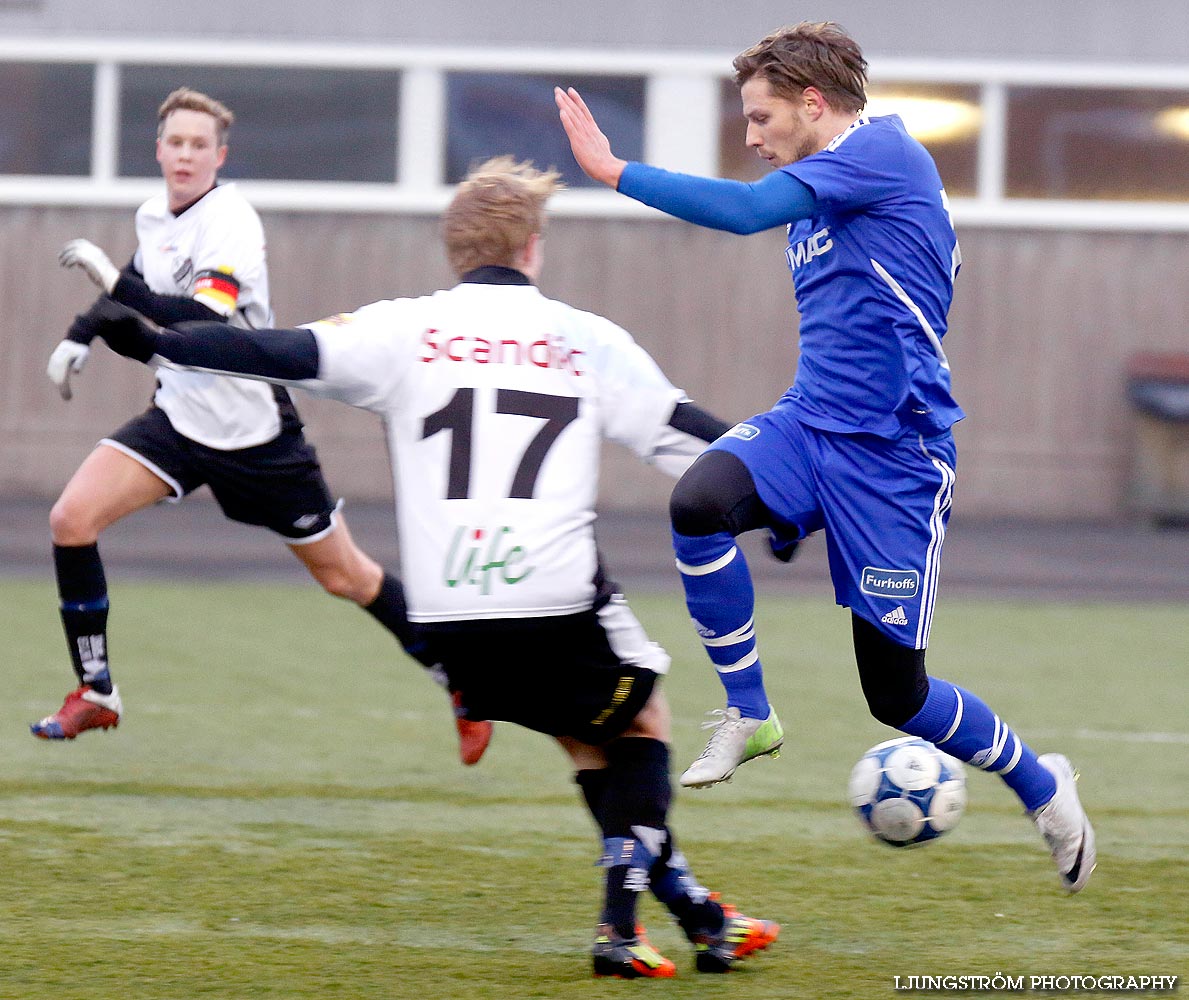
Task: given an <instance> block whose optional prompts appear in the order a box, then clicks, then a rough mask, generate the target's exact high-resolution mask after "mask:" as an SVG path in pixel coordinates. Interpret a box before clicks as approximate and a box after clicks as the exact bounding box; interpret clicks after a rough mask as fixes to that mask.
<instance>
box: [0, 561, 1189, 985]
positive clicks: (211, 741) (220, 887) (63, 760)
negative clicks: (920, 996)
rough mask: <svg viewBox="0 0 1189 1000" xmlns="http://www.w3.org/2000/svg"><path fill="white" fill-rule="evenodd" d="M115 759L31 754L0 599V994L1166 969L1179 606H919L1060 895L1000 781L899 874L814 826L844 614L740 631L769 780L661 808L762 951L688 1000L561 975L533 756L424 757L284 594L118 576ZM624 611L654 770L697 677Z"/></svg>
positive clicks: (585, 913) (583, 924)
mask: <svg viewBox="0 0 1189 1000" xmlns="http://www.w3.org/2000/svg"><path fill="white" fill-rule="evenodd" d="M112 597H113V618H112V629H111V646H112V653H113V657H114V663H115V673H116V676H117V679H118V681H119V682H120V686H121V691H122V693H123V696H124V701H125V707H126V715H125V720H124V723H123V725H122V726H121V727H120V729H119V730H118V731H112V732H108V733H89V734H87V735H85V736H84V737H82V738H81V739H79V740H77V741H76V742H74V743H65V744H49V743H44V742H42V741H39V740H34V739H33V738H31V737H30V736H29V735H28V730H27V726H28V723H29V722H31V721H33V720H35V719H37V718H39V717H40V716H41V715H43V714H45V713H46V712H47V711H49V710H51V709H53V708H56V707H57V705H58V704H59V702H60V700H61V697H62V695H63V694H64V693H65V692H66V691H67V690H68V688H69V687H70V686H71V681H72V675H71V674H70V671H69V667H68V664H67V661H66V657H65V652H64V649H63V643H62V638H61V634H60V631H59V627H58V623H57V613H56V601H55V594H54V592H53V585H52V582H50V580H49V578H48V573H47V579H46V581H45V582H44V583H29V582H21V583H18V582H5V583H0V635H2V636H3V642H4V648H5V657H4V658H5V662H6V664H7V670H6V674H7V678H6V680H7V690H8V691H9V697H8V698H6V699H5V701H4V703H3V705H2V706H0V747H3V759H4V762H5V769H4V776H3V779H2V780H0V871H2V872H3V876H2V878H0V939H2V940H3V950H2V952H0V998H4V1000H7V998H14V1000H15V998H20V1000H27V998H32V997H35V996H56V997H64V998H65V997H70V998H82V1000H108V998H121V1000H123V998H128V997H135V998H137V1000H166V998H169V1000H173V998H177V1000H184V998H185V1000H188V998H193V997H219V998H227V1000H237V998H247V997H277V998H305V997H311V998H312V997H318V998H340V997H341V998H357V1000H371V998H381V997H383V998H418V1000H437V998H452V1000H453V998H459V1000H486V998H501V1000H503V998H520V997H524V998H529V997H545V998H554V997H559V998H563V997H564V998H569V997H589V998H595V1000H599V998H603V997H619V996H624V995H626V994H628V993H630V994H631V995H632V996H638V995H643V993H645V992H647V993H648V994H649V996H663V997H673V998H686V997H723V998H734V997H748V998H752V997H765V998H799V997H813V998H825V997H862V998H869V997H884V996H892V995H893V994H894V993H895V980H894V977H896V976H900V977H902V979H904V978H906V977H908V976H912V975H916V976H921V975H947V974H948V975H964V974H965V975H975V974H985V975H994V974H995V973H1002V974H1004V975H1010V976H1013V977H1014V976H1025V977H1027V976H1030V975H1094V976H1101V975H1110V974H1123V975H1141V974H1143V975H1153V974H1160V975H1170V974H1172V975H1180V976H1184V975H1185V974H1186V973H1189V945H1187V939H1189V935H1187V933H1186V918H1187V917H1189V877H1187V876H1189V872H1187V866H1186V860H1187V858H1189V698H1187V694H1186V692H1187V689H1189V685H1187V684H1186V678H1185V669H1186V666H1187V665H1189V657H1187V655H1186V654H1187V651H1189V608H1187V607H1185V606H1183V605H1165V606H1131V605H1111V604H1088V605H1077V606H1071V605H1059V604H1054V605H1045V604H1035V603H1030V604H1025V603H1005V602H998V601H979V602H958V601H948V602H943V604H942V606H941V608H940V609H939V611H938V614H937V618H936V621H935V624H934V632H933V643H932V648H931V651H930V665H931V669H932V670H933V671H934V672H935V673H937V674H939V675H941V676H945V677H948V678H949V679H951V680H953V681H955V682H959V683H963V684H965V685H966V686H968V687H971V688H972V689H974V690H976V691H978V692H979V693H980V694H981V695H983V697H985V698H986V699H987V700H988V701H989V702H990V703H991V704H992V705H993V706H994V707H995V708H996V709H997V711H998V712H999V713H1000V714H1001V715H1003V716H1004V717H1005V718H1006V719H1007V720H1008V721H1009V722H1011V723H1012V724H1013V725H1014V726H1015V727H1016V728H1017V729H1018V730H1019V731H1020V733H1021V734H1022V735H1023V736H1024V737H1025V738H1026V739H1028V740H1029V741H1030V742H1031V743H1032V744H1033V745H1034V746H1035V747H1037V748H1038V749H1039V750H1042V751H1043V750H1048V749H1060V750H1062V751H1064V752H1065V753H1067V754H1068V755H1069V756H1070V757H1071V759H1073V761H1074V763H1075V764H1076V765H1078V766H1079V767H1080V768H1081V770H1082V774H1083V778H1082V782H1081V789H1082V797H1083V801H1084V802H1085V804H1086V806H1087V808H1088V809H1089V810H1090V812H1091V815H1092V818H1093V819H1094V821H1095V824H1096V827H1097V830H1098V838H1099V869H1098V872H1097V873H1096V875H1095V877H1094V879H1093V880H1092V881H1091V883H1090V885H1089V887H1088V889H1087V890H1086V891H1085V892H1083V893H1082V894H1080V895H1079V896H1075V897H1067V896H1065V895H1064V893H1062V892H1061V891H1060V889H1059V887H1058V883H1057V877H1056V874H1055V872H1054V871H1053V869H1052V866H1051V862H1050V861H1049V858H1048V855H1047V852H1046V851H1045V849H1044V847H1043V845H1042V843H1041V841H1040V839H1039V837H1038V835H1037V834H1036V832H1035V830H1034V828H1033V827H1032V825H1031V824H1030V823H1028V822H1027V821H1026V820H1025V819H1023V818H1022V816H1021V815H1020V810H1019V808H1018V805H1017V803H1016V801H1015V799H1014V797H1013V796H1012V795H1011V794H1010V793H1009V792H1008V791H1007V790H1006V789H1005V788H1004V787H1003V786H1002V785H1001V783H1000V782H999V781H998V779H996V778H994V777H991V776H988V775H984V774H981V773H978V772H974V771H972V770H969V769H968V780H969V792H970V804H969V807H968V810H967V813H966V816H965V817H964V819H963V820H962V823H961V824H960V825H959V826H958V828H957V829H956V830H955V831H954V832H953V833H952V834H950V835H949V836H947V837H946V838H944V839H943V840H941V841H939V842H937V843H934V844H932V845H929V846H927V847H925V848H923V849H920V850H915V851H896V850H893V849H890V848H887V847H884V846H882V845H879V844H876V843H875V842H873V841H871V840H869V839H868V838H867V837H865V835H864V834H863V833H862V832H861V830H860V828H859V826H858V823H857V822H856V820H855V819H854V817H853V816H852V815H851V813H850V810H849V807H848V804H847V802H846V779H847V775H848V773H849V770H850V767H851V765H852V764H853V762H854V761H855V760H856V759H857V758H858V756H859V755H860V754H861V753H862V752H863V751H864V750H866V749H867V747H868V746H870V745H871V744H873V743H876V742H878V741H880V740H882V739H886V738H889V736H890V735H892V734H891V733H890V731H888V730H886V729H884V728H883V727H881V726H880V725H879V724H878V723H876V722H874V721H872V720H871V719H870V718H869V717H868V716H867V714H866V711H865V709H864V707H863V704H862V699H861V695H860V694H859V691H858V683H857V680H856V678H855V676H854V668H853V664H852V660H851V656H850V650H849V627H848V621H847V616H846V612H844V611H842V610H841V609H838V608H836V607H834V606H833V605H832V604H831V603H829V602H828V600H827V599H826V598H824V597H823V598H822V599H821V600H816V599H813V600H807V599H804V598H798V599H783V598H782V599H770V600H768V601H766V602H765V603H763V604H761V606H760V609H759V622H760V629H761V632H760V635H761V649H762V652H763V653H764V656H765V664H766V671H767V678H768V683H769V688H770V692H771V694H772V696H773V700H774V702H775V703H776V704H777V705H778V707H779V708H780V711H781V716H782V719H783V721H784V723H785V728H786V731H787V732H788V734H789V740H788V743H787V744H786V750H785V753H784V755H783V756H782V757H781V758H780V759H779V760H777V761H767V760H765V761H759V762H756V763H753V764H749V765H747V766H746V767H744V768H743V769H742V770H740V772H739V774H738V775H737V776H736V778H735V780H734V781H733V782H732V783H731V784H729V785H726V786H720V787H718V788H714V789H710V790H706V791H701V792H697V793H681V794H679V795H678V797H677V800H676V806H675V809H674V814H673V825H674V828H675V829H676V831H677V832H678V835H679V837H680V838H681V840H682V843H683V846H684V848H685V850H686V853H687V855H688V856H689V858H690V861H691V863H692V865H693V868H694V870H695V872H696V873H697V874H698V875H699V876H700V877H701V879H702V880H703V881H704V882H706V883H707V884H709V885H710V886H711V887H712V888H719V889H721V890H722V891H723V892H724V895H725V897H726V898H727V899H728V900H730V901H732V902H735V903H736V904H737V905H739V906H740V908H741V909H743V910H744V911H745V912H748V913H753V914H755V915H758V916H764V917H768V918H771V919H775V920H779V921H780V922H781V923H782V924H783V927H784V930H783V934H782V937H781V939H780V941H779V942H777V944H776V945H775V946H774V947H773V948H772V949H771V950H769V951H768V952H766V953H764V954H762V955H759V956H757V957H756V958H755V959H754V960H751V961H749V962H748V963H746V964H745V966H744V967H743V968H742V969H741V970H740V971H739V972H736V973H732V974H731V975H729V976H725V977H706V976H698V975H696V974H695V973H694V971H693V962H692V956H691V955H690V954H689V952H688V949H687V947H686V945H685V944H684V942H683V940H682V939H680V937H679V935H678V933H677V932H676V930H675V929H674V928H673V927H672V926H671V925H669V924H668V922H667V920H666V919H665V918H664V916H663V914H662V912H661V911H660V909H659V907H658V906H657V905H656V904H655V902H654V901H652V900H651V899H646V900H644V901H643V902H642V907H641V914H642V918H643V920H644V921H645V922H646V923H647V924H648V926H649V928H650V936H651V937H652V940H653V942H654V943H655V944H656V945H657V946H658V947H659V948H660V949H661V950H662V951H664V952H665V953H667V954H668V955H669V956H670V957H671V958H673V959H674V960H675V961H676V962H677V964H678V973H679V975H678V978H677V979H674V980H668V981H655V982H641V983H623V982H617V981H610V980H593V979H592V978H590V975H589V959H588V953H587V949H588V948H589V944H590V940H591V933H592V930H593V925H594V923H595V920H596V916H597V908H598V904H599V874H600V873H599V872H598V871H597V870H596V869H595V868H594V867H593V862H594V860H595V858H596V855H597V852H598V845H597V843H596V839H595V834H594V829H593V825H592V824H591V822H590V820H589V819H588V818H587V816H586V814H585V813H584V812H583V811H582V809H581V808H580V806H579V800H578V796H577V793H576V790H575V788H574V787H573V785H572V783H571V780H570V776H569V774H568V771H567V767H566V762H565V760H564V758H563V757H562V754H561V753H560V751H558V750H557V749H555V748H554V747H553V746H552V745H551V744H550V743H549V742H548V741H547V740H546V739H545V738H544V737H540V736H537V735H535V734H532V733H527V732H523V731H520V730H516V729H513V728H512V727H509V726H499V727H497V732H496V738H495V741H494V743H493V744H492V748H491V750H490V751H489V753H488V756H487V758H486V759H485V760H484V761H483V762H482V764H481V765H480V766H479V767H477V768H473V769H469V770H468V769H463V768H462V767H461V766H459V765H458V764H457V763H456V758H455V744H454V734H453V726H452V725H451V723H450V718H449V713H448V710H447V706H446V702H445V699H444V697H443V696H442V694H441V693H440V691H439V690H438V689H437V688H435V687H434V686H433V685H432V684H431V683H429V681H428V680H427V679H426V678H425V677H424V676H423V675H422V674H421V672H420V671H419V670H418V669H417V668H416V667H415V666H414V665H413V664H412V662H411V661H408V660H406V659H404V658H403V657H402V656H400V655H399V654H398V653H397V652H396V651H395V649H394V647H393V646H392V645H391V644H390V643H389V642H388V640H387V637H386V634H385V633H383V632H382V630H381V629H380V628H379V627H378V626H377V625H375V624H374V623H373V622H371V621H370V620H369V619H367V618H366V617H365V616H364V615H362V614H361V613H360V612H359V611H358V610H356V609H355V608H353V607H350V606H347V605H343V604H340V603H336V602H334V601H332V600H331V599H329V598H327V597H324V596H323V595H322V594H321V593H320V592H318V591H317V590H316V589H314V588H313V587H312V586H311V587H302V588H293V587H283V586H246V585H245V586H239V585H237V586H227V585H204V586H185V585H181V584H177V585H174V584H136V585H132V584H127V583H117V584H116V585H115V586H114V588H113V594H112ZM631 600H632V605H633V607H634V608H635V610H636V613H637V615H638V616H639V617H640V618H641V620H642V621H643V622H644V623H645V625H646V626H647V628H648V630H649V632H650V633H651V634H652V636H653V637H654V638H655V639H657V640H658V641H660V642H662V643H663V644H664V645H666V646H667V647H668V649H669V650H670V652H671V653H672V654H673V658H674V666H673V673H672V674H671V676H670V678H669V679H668V681H667V682H666V685H667V690H668V692H669V696H670V700H671V702H672V704H673V709H674V724H675V734H674V770H675V772H676V771H679V770H680V769H681V768H682V767H684V765H685V764H686V763H688V761H689V760H690V759H692V757H693V756H695V755H696V754H697V753H698V752H699V751H700V749H701V747H702V745H703V736H704V734H703V733H702V732H701V731H700V730H699V728H698V724H699V722H700V721H701V718H702V714H701V713H702V712H703V711H704V710H706V709H708V708H713V707H715V706H717V705H719V704H720V702H721V695H720V692H719V688H718V683H717V681H716V680H715V678H714V676H713V674H712V672H711V670H710V669H709V667H708V665H707V663H706V662H705V660H704V658H703V655H702V653H701V651H700V649H699V648H698V647H697V646H696V644H695V641H694V637H693V635H692V632H691V631H690V630H689V629H688V625H687V622H686V619H685V616H684V612H683V609H682V607H681V605H680V602H679V600H678V599H677V597H676V595H675V594H673V595H662V596H644V595H641V596H636V597H632V598H631Z"/></svg>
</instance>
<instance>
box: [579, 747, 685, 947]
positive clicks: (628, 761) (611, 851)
mask: <svg viewBox="0 0 1189 1000" xmlns="http://www.w3.org/2000/svg"><path fill="white" fill-rule="evenodd" d="M606 753H607V769H606V777H605V779H604V781H605V783H606V785H605V788H604V791H603V795H602V797H601V801H600V802H599V803H598V806H597V807H598V809H599V812H600V813H601V815H600V816H599V821H600V825H601V826H602V828H603V845H604V856H603V865H604V867H605V868H606V869H607V877H606V896H605V901H604V907H603V918H602V920H603V923H607V924H611V925H612V926H613V927H614V928H615V930H616V932H617V933H618V934H621V935H623V936H625V937H631V936H633V935H634V934H635V923H636V919H635V918H636V902H637V894H638V893H640V892H643V891H644V890H646V889H647V888H648V873H649V871H650V870H651V868H652V865H653V863H654V861H655V859H656V857H657V856H658V855H659V853H660V851H661V849H662V847H663V844H664V841H665V840H666V839H667V836H668V831H667V829H666V827H665V819H666V816H667V814H668V811H669V802H670V799H671V797H672V788H671V786H670V784H669V748H668V747H667V746H666V745H665V744H664V743H662V742H661V741H660V740H654V739H648V738H644V737H630V736H629V737H621V738H620V739H617V740H614V741H612V742H611V743H609V744H608V745H607V747H606ZM584 791H585V788H584Z"/></svg>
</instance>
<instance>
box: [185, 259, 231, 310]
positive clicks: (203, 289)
mask: <svg viewBox="0 0 1189 1000" xmlns="http://www.w3.org/2000/svg"><path fill="white" fill-rule="evenodd" d="M194 298H195V299H197V300H198V301H199V302H201V303H202V304H203V305H204V306H208V307H209V308H211V309H213V310H214V311H215V312H217V313H219V314H221V315H223V316H230V315H231V314H232V313H233V312H235V306H236V303H237V302H238V301H239V281H238V280H237V279H236V277H235V275H234V274H232V272H231V269H230V268H226V267H215V268H210V269H208V270H205V271H199V272H198V274H197V275H195V277H194Z"/></svg>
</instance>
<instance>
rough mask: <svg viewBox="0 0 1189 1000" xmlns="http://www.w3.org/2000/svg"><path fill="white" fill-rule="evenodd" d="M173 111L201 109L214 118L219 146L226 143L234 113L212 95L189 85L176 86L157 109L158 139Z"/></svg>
mask: <svg viewBox="0 0 1189 1000" xmlns="http://www.w3.org/2000/svg"><path fill="white" fill-rule="evenodd" d="M175 111H201V112H202V113H203V114H205V115H210V116H211V117H212V118H213V119H214V120H215V135H216V136H217V137H218V144H219V145H220V146H226V145H227V130H228V129H229V128H231V123H232V122H234V121H235V115H233V114H232V113H231V109H230V108H228V107H227V105H226V104H224V103H223V102H222V101H216V100H215V99H214V98H213V97H208V96H207V95H206V94H204V93H202V92H201V91H198V90H191V89H190V88H189V87H178V89H177V90H175V91H174V92H173V93H172V94H170V95H169V96H168V97H167V98H165V100H164V101H163V102H162V103H161V107H159V108H158V109H157V138H158V139H160V138H161V136H162V135H163V134H164V132H165V119H166V118H168V117H169V116H170V115H171V114H173V113H174V112H175Z"/></svg>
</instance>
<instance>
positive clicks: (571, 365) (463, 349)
mask: <svg viewBox="0 0 1189 1000" xmlns="http://www.w3.org/2000/svg"><path fill="white" fill-rule="evenodd" d="M421 351H422V353H421V357H420V358H418V360H419V361H424V362H426V363H432V362H434V361H469V362H472V363H473V364H477V365H535V366H536V367H537V368H556V369H558V370H560V371H568V372H569V373H570V374H572V375H581V374H582V369H581V368H579V367H578V364H579V362H578V358H580V357H581V356H582V355H583V354H585V353H586V352H585V351H579V350H576V349H573V348H570V347H569V346H568V345H567V344H566V339H565V337H559V336H556V335H554V334H547V335H546V336H545V337H544V338H543V339H542V340H535V341H533V342H532V343H531V344H525V343H522V342H521V341H519V340H487V339H486V338H484V337H476V336H469V335H454V336H446V337H444V336H443V335H442V331H441V330H435V329H433V328H432V327H431V328H430V329H427V330H426V331H425V332H424V333H423V334H422V335H421Z"/></svg>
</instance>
